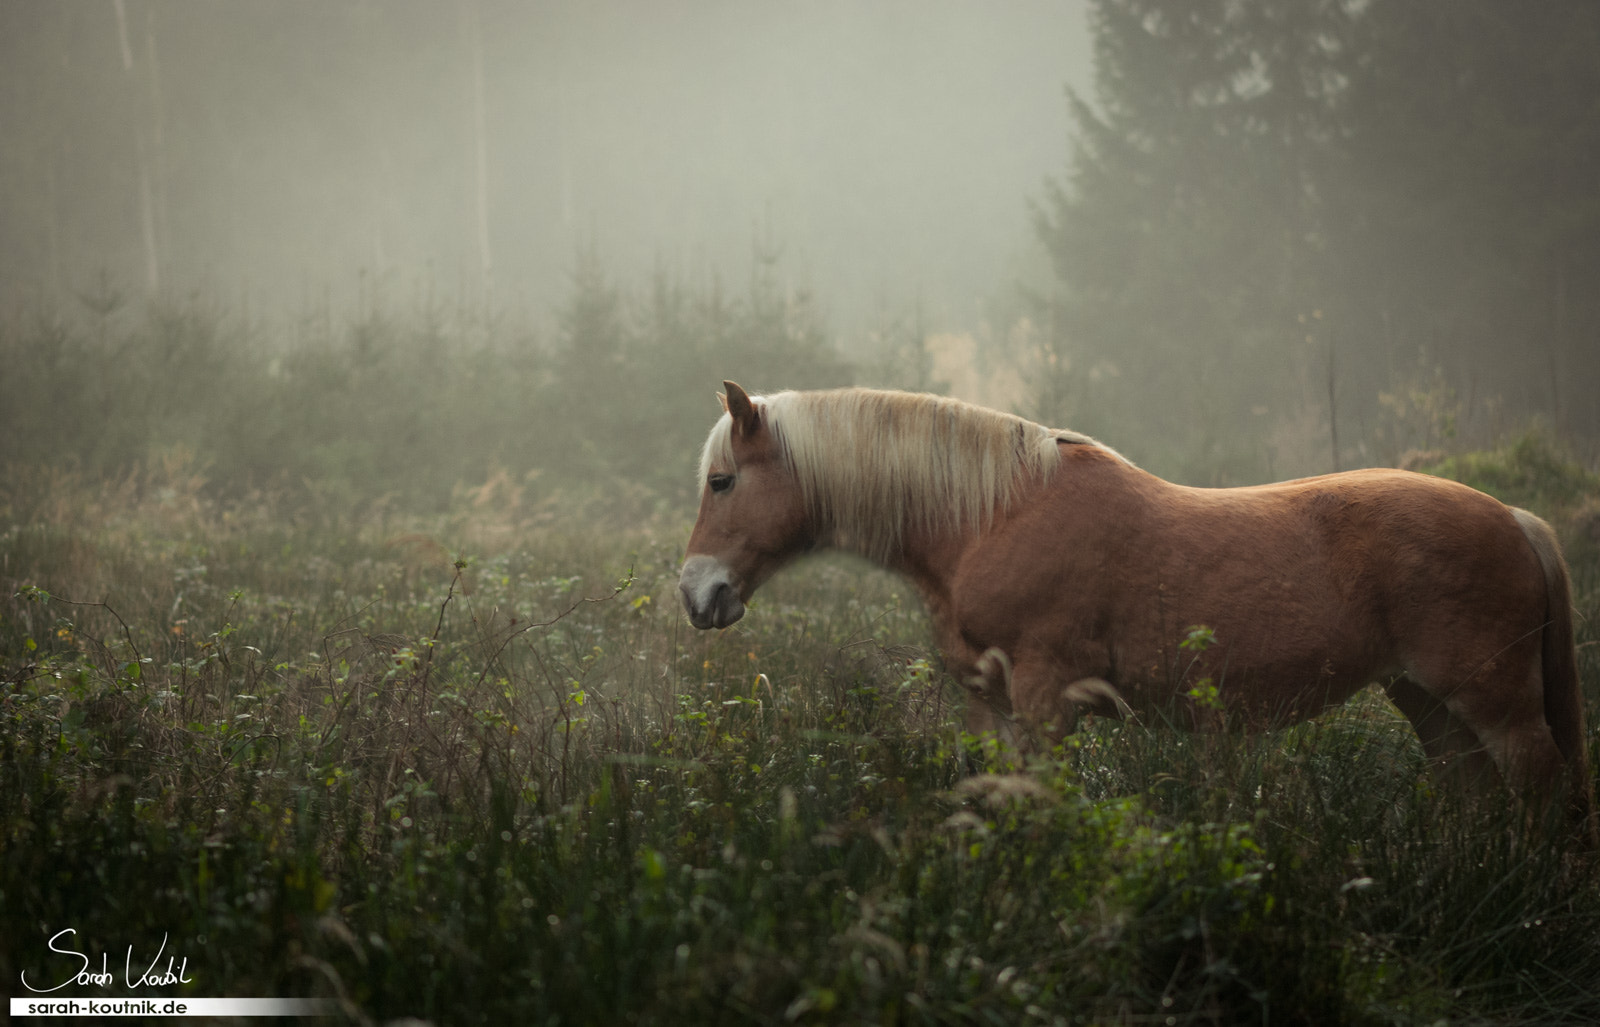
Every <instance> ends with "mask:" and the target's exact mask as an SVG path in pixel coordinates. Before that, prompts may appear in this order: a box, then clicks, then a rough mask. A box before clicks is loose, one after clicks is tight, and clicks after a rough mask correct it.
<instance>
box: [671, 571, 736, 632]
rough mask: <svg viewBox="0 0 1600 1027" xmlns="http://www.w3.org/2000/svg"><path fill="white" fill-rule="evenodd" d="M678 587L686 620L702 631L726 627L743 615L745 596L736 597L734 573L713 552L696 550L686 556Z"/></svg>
mask: <svg viewBox="0 0 1600 1027" xmlns="http://www.w3.org/2000/svg"><path fill="white" fill-rule="evenodd" d="M678 591H679V592H681V593H682V594H683V608H684V609H685V610H686V611H688V614H689V623H690V624H693V625H694V626H695V627H697V628H699V629H701V630H702V631H704V630H705V629H707V628H725V627H727V626H728V625H729V624H732V623H733V622H734V621H736V620H738V619H739V618H740V617H743V616H744V600H742V599H740V598H739V589H738V587H737V585H736V584H735V582H734V576H733V573H732V572H731V571H730V570H729V569H728V567H727V565H726V564H724V563H723V562H722V561H721V560H718V559H717V558H716V557H714V556H707V555H705V554H703V553H699V554H696V555H694V556H691V557H689V558H688V559H687V560H685V561H684V562H683V571H682V572H681V573H680V574H679V575H678Z"/></svg>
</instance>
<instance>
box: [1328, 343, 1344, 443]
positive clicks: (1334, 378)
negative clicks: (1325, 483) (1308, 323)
mask: <svg viewBox="0 0 1600 1027" xmlns="http://www.w3.org/2000/svg"><path fill="white" fill-rule="evenodd" d="M1327 332H1328V443H1329V448H1330V449H1332V451H1333V469H1334V471H1335V472H1337V471H1339V470H1340V469H1341V468H1340V466H1339V394H1338V373H1337V372H1338V368H1337V367H1336V365H1335V363H1334V359H1335V353H1334V347H1333V337H1334V333H1333V326H1332V325H1330V326H1328V328H1327Z"/></svg>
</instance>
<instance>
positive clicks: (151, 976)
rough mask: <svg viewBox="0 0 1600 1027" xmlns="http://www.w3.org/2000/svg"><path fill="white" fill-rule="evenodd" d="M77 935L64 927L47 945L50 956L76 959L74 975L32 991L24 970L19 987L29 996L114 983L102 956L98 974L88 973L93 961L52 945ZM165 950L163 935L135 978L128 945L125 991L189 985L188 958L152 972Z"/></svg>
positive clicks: (174, 958) (170, 958) (175, 959)
mask: <svg viewBox="0 0 1600 1027" xmlns="http://www.w3.org/2000/svg"><path fill="white" fill-rule="evenodd" d="M77 933H78V932H77V930H76V929H75V928H72V927H68V928H66V929H64V930H60V931H57V932H56V933H55V934H53V935H51V937H50V941H49V945H50V951H51V952H56V953H59V954H61V955H63V956H76V957H77V958H78V959H79V960H80V961H81V964H82V965H81V966H79V967H78V972H77V973H74V974H72V975H71V976H69V977H68V978H67V979H66V980H64V981H62V982H61V983H60V984H58V985H56V986H55V987H53V988H35V987H34V986H33V985H31V984H29V983H28V973H27V971H26V970H24V971H23V972H22V986H23V987H24V988H27V989H28V990H29V991H31V992H34V993H36V994H41V995H42V994H46V993H48V992H52V991H60V990H61V989H62V988H65V987H66V986H67V985H69V984H76V985H78V986H79V987H89V986H97V987H101V988H109V987H111V986H112V985H113V984H114V983H116V980H115V977H114V976H113V975H112V973H111V972H110V971H109V970H108V969H106V966H107V962H106V954H105V953H104V952H102V953H100V970H99V971H98V972H96V971H93V970H91V969H89V968H90V967H91V966H93V965H94V961H93V960H91V959H90V958H89V957H88V956H87V955H86V954H84V953H82V952H79V951H78V950H77V949H76V948H63V947H61V946H59V945H57V944H56V942H57V941H60V940H61V938H63V937H64V936H66V935H69V934H77ZM166 950H167V936H166V935H165V934H163V935H162V936H161V947H160V948H159V949H157V950H156V955H155V958H154V959H152V960H150V962H149V963H148V964H146V965H145V968H144V972H143V973H141V974H140V975H139V976H138V977H137V978H136V977H134V975H133V971H134V965H133V946H132V945H129V946H128V953H127V957H126V958H125V959H124V961H123V980H124V981H125V982H126V983H127V987H129V988H138V987H143V986H146V985H148V986H150V987H163V986H169V985H173V984H190V983H193V982H192V980H191V978H190V977H189V957H188V956H183V957H181V959H182V961H181V962H180V961H179V959H180V957H178V956H168V957H167V966H166V969H165V970H157V969H156V967H157V965H158V964H159V963H160V962H161V956H162V954H163V953H165V952H166ZM174 964H177V969H176V970H174V969H173V965H174Z"/></svg>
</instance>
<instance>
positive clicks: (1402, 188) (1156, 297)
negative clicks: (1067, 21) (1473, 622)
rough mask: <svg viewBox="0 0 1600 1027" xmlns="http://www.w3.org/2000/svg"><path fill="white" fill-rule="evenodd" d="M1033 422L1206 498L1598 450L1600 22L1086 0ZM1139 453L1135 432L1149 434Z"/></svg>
mask: <svg viewBox="0 0 1600 1027" xmlns="http://www.w3.org/2000/svg"><path fill="white" fill-rule="evenodd" d="M1091 17H1092V25H1093V31H1094V45H1095V58H1096V79H1095V81H1096V88H1095V94H1096V95H1095V96H1094V98H1093V100H1092V101H1091V100H1090V99H1087V98H1083V97H1073V98H1072V104H1071V109H1072V116H1073V123H1074V127H1075V132H1074V144H1075V145H1074V157H1073V159H1072V163H1071V166H1070V169H1069V172H1068V174H1067V175H1066V176H1065V178H1064V179H1063V180H1061V181H1058V182H1056V183H1055V184H1054V186H1053V187H1052V188H1051V189H1049V190H1048V191H1047V193H1046V194H1045V195H1044V196H1043V197H1042V198H1041V199H1040V201H1039V202H1038V203H1037V205H1036V223H1037V225H1038V229H1039V234H1040V238H1041V239H1042V241H1043V242H1044V244H1045V245H1046V247H1047V248H1048V250H1049V252H1050V256H1051V258H1052V266H1053V270H1054V277H1053V280H1052V282H1051V284H1050V285H1048V286H1046V287H1041V288H1038V289H1036V290H1035V291H1034V293H1033V295H1032V297H1031V301H1030V304H1029V306H1028V308H1027V309H1028V310H1029V312H1030V317H1031V320H1032V322H1033V326H1034V334H1033V336H1032V337H1031V338H1030V340H1029V344H1030V345H1031V346H1032V359H1033V361H1034V371H1033V373H1032V375H1031V376H1030V377H1031V380H1032V382H1033V383H1034V388H1035V393H1036V405H1037V406H1039V407H1040V408H1041V409H1040V410H1039V411H1038V412H1039V414H1040V415H1041V416H1044V417H1046V418H1053V419H1056V420H1071V421H1073V422H1074V423H1075V424H1077V425H1078V426H1080V427H1083V428H1085V429H1088V430H1093V431H1098V432H1101V433H1102V434H1104V435H1106V436H1108V437H1112V438H1116V439H1117V440H1118V441H1119V442H1120V443H1122V444H1123V445H1124V446H1127V447H1128V448H1130V449H1134V450H1136V451H1137V450H1140V449H1143V451H1144V452H1145V453H1146V456H1147V459H1149V460H1150V461H1151V462H1152V464H1154V465H1160V466H1163V467H1168V468H1171V467H1183V468H1187V469H1189V471H1190V473H1191V475H1194V476H1198V477H1202V478H1211V479H1214V480H1218V481H1226V480H1238V479H1252V478H1254V479H1259V478H1261V477H1266V476H1270V475H1272V474H1275V473H1279V474H1281V473H1287V472H1291V471H1301V470H1312V469H1327V468H1328V467H1331V466H1335V465H1341V464H1342V465H1343V466H1352V465H1355V464H1362V463H1376V462H1389V461H1393V460H1396V459H1399V458H1401V457H1402V456H1403V454H1404V452H1405V451H1406V450H1408V449H1416V448H1421V449H1427V448H1436V447H1438V446H1440V445H1442V444H1448V443H1449V442H1450V440H1451V438H1452V437H1453V436H1455V435H1457V434H1458V433H1468V434H1472V435H1473V441H1475V442H1484V441H1488V440H1489V439H1490V438H1491V437H1492V436H1495V435H1497V434H1501V433H1504V432H1506V431H1508V430H1512V429H1514V428H1516V427H1518V426H1520V425H1521V424H1523V423H1526V421H1527V420H1528V419H1529V418H1530V417H1534V416H1538V417H1541V418H1543V419H1544V420H1546V421H1547V422H1548V423H1549V424H1550V426H1551V427H1553V428H1555V429H1556V430H1557V431H1558V432H1560V433H1561V434H1564V435H1567V436H1569V437H1572V436H1576V437H1583V438H1587V439H1590V440H1592V439H1594V438H1596V437H1597V436H1600V401H1597V398H1596V397H1597V396H1600V290H1597V289H1595V288H1594V285H1595V283H1596V282H1600V118H1597V117H1596V110H1597V106H1596V105H1597V104H1600V5H1596V4H1594V3H1592V2H1590V0H1550V2H1547V3H1539V4H1506V3H1503V2H1501V0H1372V2H1368V3H1352V2H1349V0H1298V2H1295V3H1282V2H1279V0H1194V2H1185V3H1182V4H1172V3H1167V2H1165V0H1092V4H1091ZM1135 440H1137V441H1135Z"/></svg>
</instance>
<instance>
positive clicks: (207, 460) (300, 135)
mask: <svg viewBox="0 0 1600 1027" xmlns="http://www.w3.org/2000/svg"><path fill="white" fill-rule="evenodd" d="M0 47H3V52H0V58H3V59H0V138H3V140H4V147H3V148H0V363H3V366H5V367H6V370H7V372H8V374H9V376H10V383H11V384H12V389H11V392H10V394H9V395H8V409H7V410H6V411H5V414H6V415H7V421H6V424H5V425H4V427H6V428H7V429H8V431H6V432H0V435H8V436H9V438H4V439H0V457H3V458H4V459H0V463H3V462H5V461H6V460H12V459H18V460H22V459H25V460H27V461H30V462H35V463H41V464H46V463H48V464H54V463H60V462H65V463H70V464H71V465H72V466H75V467H80V468H82V469H84V470H86V471H94V472H96V473H100V474H111V473H116V472H117V471H118V469H119V468H123V467H126V466H129V465H130V464H132V463H139V464H140V465H141V466H149V463H150V461H151V459H152V456H151V454H152V453H155V454H162V453H169V452H170V451H171V450H172V449H173V447H183V448H184V452H187V453H190V454H192V458H193V461H194V462H195V463H196V464H197V465H199V466H203V467H205V468H207V474H208V475H209V476H210V477H209V478H208V480H209V481H211V482H212V483H213V484H214V485H215V486H216V487H217V488H218V489H223V488H224V487H225V486H224V484H223V482H224V480H226V481H227V482H231V486H229V487H233V488H235V489H236V490H247V489H249V488H253V487H255V486H256V485H257V484H259V483H260V482H262V481H274V480H275V481H291V482H335V483H338V487H339V488H351V489H356V488H357V486H356V485H354V484H352V483H356V482H359V483H361V484H360V488H369V489H371V490H373V492H374V494H387V492H388V490H390V489H392V488H394V487H395V482H396V481H397V480H399V479H402V478H403V479H404V480H405V481H406V482H407V483H408V486H409V488H410V489H411V490H412V491H413V493H414V496H413V498H416V499H417V501H418V502H421V503H432V504H435V505H439V504H443V503H446V502H447V501H448V499H449V497H450V496H451V495H452V490H453V489H454V488H455V487H456V486H457V485H460V484H461V483H463V482H468V483H471V482H480V483H481V482H483V481H486V480H492V479H495V478H496V476H500V475H504V476H507V480H512V479H515V480H519V481H522V480H525V481H528V482H531V481H533V480H534V479H535V478H538V477H539V476H540V475H543V477H542V478H539V481H540V482H541V485H540V486H539V488H541V489H544V488H546V487H547V486H548V487H549V488H550V489H551V490H552V491H551V493H550V497H547V498H549V499H550V502H551V503H552V504H555V503H556V502H557V500H556V499H554V498H551V497H553V496H554V491H553V490H554V485H552V484H551V483H553V482H557V481H563V480H564V481H567V482H568V483H569V484H574V483H577V484H582V485H583V486H585V487H587V486H588V485H589V484H591V483H593V482H594V481H596V480H598V479H604V480H607V481H610V482H612V483H613V484H617V483H620V484H623V485H627V486H636V485H642V486H644V487H647V488H648V489H650V490H653V491H652V496H653V497H666V498H665V499H663V502H676V501H677V500H678V499H681V498H683V497H682V492H683V489H682V484H683V482H684V481H685V478H684V475H685V473H686V470H687V468H688V466H689V464H690V463H692V458H691V457H692V452H693V451H694V449H695V448H696V447H697V446H698V444H699V441H700V440H701V439H703V437H704V432H705V429H706V420H707V416H708V410H707V403H708V400H707V398H706V393H707V392H708V391H709V389H711V388H714V387H715V386H716V384H717V383H718V382H720V381H721V380H723V379H724V378H731V379H733V380H738V381H741V382H742V384H745V385H747V386H748V387H750V388H752V389H754V390H756V391H767V390H771V389H775V388H784V387H799V388H804V387H820V386H827V385H839V384H849V383H856V384H884V385H892V386H898V387H903V388H915V389H924V390H933V391H946V392H950V393H952V394H954V395H957V396H961V397H963V398H966V399H971V400H975V401H978V402H984V403H987V404H989V405H993V406H998V407H1003V408H1007V409H1011V410H1014V411H1016V412H1018V413H1020V414H1023V415H1024V416H1027V417H1030V418H1033V419H1035V420H1038V421H1040V422H1042V423H1046V424H1050V425H1055V426H1062V427H1071V428H1076V429H1079V430H1082V431H1086V432H1089V433H1091V434H1094V435H1096V436H1099V437H1101V438H1104V439H1105V440H1106V441H1108V442H1109V443H1110V444H1112V445H1114V446H1116V447H1117V448H1118V449H1119V450H1121V451H1123V452H1125V453H1127V454H1128V455H1129V456H1130V457H1132V458H1133V459H1135V460H1136V461H1137V462H1139V463H1140V464H1141V465H1142V466H1144V467H1147V468H1149V469H1151V470H1153V471H1155V472H1156V473H1160V474H1163V475H1166V476H1169V477H1174V478H1178V479H1180V480H1184V481H1188V482H1191V483H1196V484H1209V485H1229V484H1241V483H1248V482H1255V481H1263V480H1270V479H1274V478H1284V477H1291V476H1296V475H1304V474H1314V473H1321V472H1326V471H1331V470H1339V469H1345V468H1350V467H1356V466H1364V465H1375V464H1385V465H1394V464H1400V465H1405V466H1412V467H1417V468H1434V469H1438V468H1440V467H1441V466H1442V465H1441V463H1440V461H1442V460H1446V459H1449V458H1453V457H1455V456H1459V455H1462V454H1466V453H1469V452H1482V451H1487V450H1491V449H1494V448H1495V447H1502V446H1504V445H1506V444H1507V443H1509V442H1511V441H1514V440H1517V439H1523V440H1532V441H1531V442H1530V443H1529V446H1528V447H1524V449H1523V450H1521V451H1520V452H1524V453H1525V454H1526V453H1530V452H1537V453H1541V454H1545V455H1546V456H1550V458H1551V460H1554V459H1556V457H1561V458H1562V459H1565V458H1567V457H1571V456H1574V455H1575V456H1576V457H1578V458H1580V459H1586V458H1591V457H1593V455H1594V454H1595V452H1596V451H1597V446H1600V291H1597V290H1596V289H1595V288H1594V287H1593V286H1594V283H1595V282H1597V281H1600V205H1597V204H1596V203H1595V200H1594V197H1595V196H1596V188H1597V186H1596V183H1600V121H1597V120H1596V118H1595V117H1594V97H1596V96H1600V6H1596V5H1595V4H1594V3H1593V2H1592V0H1549V2H1547V3H1541V4H1538V5H1519V6H1516V7H1514V8H1513V7H1509V6H1507V5H1505V4H1504V3H1502V2H1501V0H1371V2H1364V3H1346V2H1321V0H1317V2H1307V3H1301V4H1284V3H1280V2H1277V0H1239V2H1231V3H1226V4H1210V5H1177V6H1174V5H1168V4H1164V3H1161V2H1159V0H1079V2H1076V3H1070V4H1069V3H1059V2H1026V0H1018V2H1011V3H1005V4H977V3H962V2H956V0H933V2H921V0H919V2H912V0H888V2H881V3H862V2H855V0H830V2H822V3H808V4H785V3H760V4H756V3H733V2H714V0H695V2H674V3H662V4H645V3H620V2H601V3H577V2H571V3H537V4H533V3H520V2H511V0H457V2H454V3H441V2H422V0H411V2H377V0H347V2H316V3H313V2H297V3H287V2H283V3H273V4H257V3H245V2H215V3H207V4H198V3H188V2H178V0H171V2H167V0H96V2H88V0H84V2H79V3H60V4H44V3H10V4H6V5H3V6H0ZM246 409H249V410H252V411H254V412H253V413H252V414H251V416H250V418H242V417H241V413H240V412H241V411H243V410H246ZM597 425H598V430H597V427H596V426H597ZM396 440H400V441H402V442H403V443H404V445H403V446H400V447H395V446H394V445H393V443H394V442H395V441H396ZM6 447H9V448H6ZM1529 447H1531V448H1529ZM1552 454H1553V455H1552ZM162 459H166V458H165V457H162ZM1547 462H1548V461H1547ZM653 501H654V499H653V498H652V499H650V500H649V501H648V502H653ZM640 502H641V503H642V504H644V505H648V502H647V501H646V500H644V499H641V500H640Z"/></svg>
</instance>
